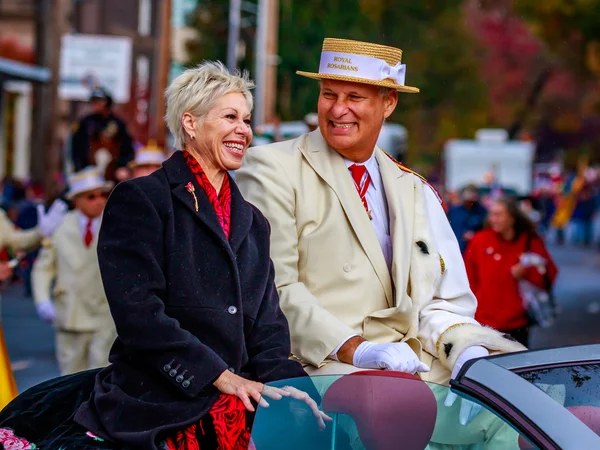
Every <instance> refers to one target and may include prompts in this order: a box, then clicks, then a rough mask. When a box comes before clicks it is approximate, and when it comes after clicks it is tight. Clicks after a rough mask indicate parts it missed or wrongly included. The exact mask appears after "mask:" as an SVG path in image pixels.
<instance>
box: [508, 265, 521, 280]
mask: <svg viewBox="0 0 600 450" xmlns="http://www.w3.org/2000/svg"><path fill="white" fill-rule="evenodd" d="M510 273H512V276H513V277H515V278H516V279H517V280H520V279H521V278H523V276H524V275H525V267H524V266H523V265H522V264H521V263H519V264H515V265H514V266H512V267H511V268H510Z"/></svg>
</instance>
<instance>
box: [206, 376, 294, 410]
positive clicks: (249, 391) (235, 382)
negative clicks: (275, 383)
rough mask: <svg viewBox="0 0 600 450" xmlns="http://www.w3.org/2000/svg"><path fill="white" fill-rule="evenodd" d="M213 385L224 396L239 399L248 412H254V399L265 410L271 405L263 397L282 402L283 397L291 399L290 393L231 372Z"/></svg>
mask: <svg viewBox="0 0 600 450" xmlns="http://www.w3.org/2000/svg"><path fill="white" fill-rule="evenodd" d="M213 385H214V386H215V387H216V388H217V389H218V390H219V391H221V392H222V393H223V394H228V395H235V396H236V397H238V398H239V399H240V400H241V401H242V403H244V406H245V407H246V409H247V410H248V411H252V412H254V411H255V409H254V406H252V401H251V399H254V401H255V402H256V403H258V404H259V405H260V406H262V407H263V408H268V407H269V404H268V403H267V401H266V400H265V399H264V398H263V397H268V398H270V399H272V400H281V398H282V397H289V395H290V394H289V393H288V392H286V391H284V390H283V389H278V388H274V387H270V386H265V385H264V384H262V383H258V382H256V381H251V380H246V379H245V378H242V377H240V376H239V375H236V374H234V373H231V372H230V371H229V370H226V371H225V372H223V373H222V374H221V375H219V378H217V379H216V381H215V382H214V383H213Z"/></svg>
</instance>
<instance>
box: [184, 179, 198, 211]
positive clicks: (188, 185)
mask: <svg viewBox="0 0 600 450" xmlns="http://www.w3.org/2000/svg"><path fill="white" fill-rule="evenodd" d="M185 188H186V189H187V191H188V192H189V193H190V194H192V195H193V196H194V207H195V208H196V212H198V199H197V198H196V189H195V188H194V185H193V184H192V182H191V181H190V182H189V183H188V184H187V185H186V186H185Z"/></svg>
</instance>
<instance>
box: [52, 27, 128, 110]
mask: <svg viewBox="0 0 600 450" xmlns="http://www.w3.org/2000/svg"><path fill="white" fill-rule="evenodd" d="M131 55H132V42H131V39H130V38H127V37H120V36H101V35H91V34H67V35H64V36H63V37H62V39H61V54H60V86H59V91H58V93H59V96H60V98H62V99H64V100H84V101H85V100H88V98H89V95H90V91H91V89H92V88H93V87H96V86H100V87H102V88H104V89H106V90H107V91H108V92H109V94H110V95H111V96H112V97H113V100H114V101H115V103H127V102H129V96H130V91H131Z"/></svg>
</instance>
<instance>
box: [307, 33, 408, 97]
mask: <svg viewBox="0 0 600 450" xmlns="http://www.w3.org/2000/svg"><path fill="white" fill-rule="evenodd" d="M401 61H402V50H400V49H399V48H394V47H388V46H386V45H379V44H371V43H368V42H360V41H350V40H347V39H333V38H325V40H324V41H323V49H322V50H321V63H320V65H319V73H313V72H302V71H298V72H296V73H297V74H298V75H302V76H303V77H308V78H314V79H315V80H322V79H327V80H341V81H351V82H354V83H362V84H372V85H374V86H382V87H389V88H392V89H396V90H397V91H399V92H409V93H416V92H419V89H417V88H416V87H411V86H405V85H404V77H405V75H406V65H405V64H401Z"/></svg>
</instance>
